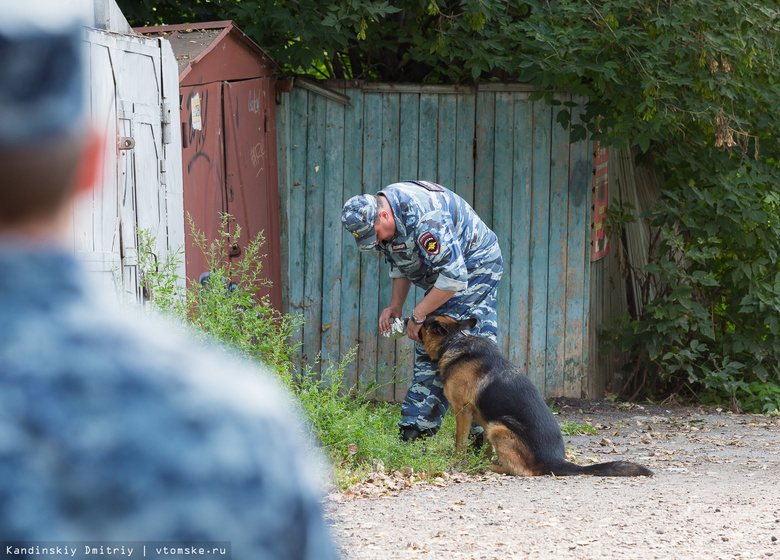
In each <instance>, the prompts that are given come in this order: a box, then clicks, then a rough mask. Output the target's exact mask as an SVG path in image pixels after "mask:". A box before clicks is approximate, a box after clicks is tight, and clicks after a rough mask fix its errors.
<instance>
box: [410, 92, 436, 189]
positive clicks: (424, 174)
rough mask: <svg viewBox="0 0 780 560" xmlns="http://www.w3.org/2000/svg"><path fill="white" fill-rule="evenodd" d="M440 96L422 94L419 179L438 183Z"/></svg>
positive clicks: (418, 163) (418, 161)
mask: <svg viewBox="0 0 780 560" xmlns="http://www.w3.org/2000/svg"><path fill="white" fill-rule="evenodd" d="M438 122H439V96H438V95H436V94H432V93H423V94H420V129H419V130H420V132H419V134H420V135H419V137H418V145H419V146H420V148H419V150H420V151H419V154H420V156H419V159H418V160H417V174H418V176H417V177H413V179H423V180H426V181H434V182H435V181H436V178H437V177H438V175H439V165H438V164H439V159H438V155H439V126H438Z"/></svg>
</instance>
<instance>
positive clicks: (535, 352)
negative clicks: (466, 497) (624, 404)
mask: <svg viewBox="0 0 780 560" xmlns="http://www.w3.org/2000/svg"><path fill="white" fill-rule="evenodd" d="M551 122H552V112H551V110H550V108H549V107H547V106H546V104H545V102H544V101H535V102H534V106H533V181H532V183H531V216H532V222H531V236H530V243H531V247H530V255H531V263H530V264H531V284H530V286H531V287H530V294H531V297H530V307H531V314H530V317H529V321H530V325H529V329H530V330H529V333H528V338H529V348H528V375H529V377H530V378H531V381H533V383H534V385H536V387H537V389H539V391H540V392H541V393H542V394H543V395H546V392H545V373H546V363H547V357H546V353H547V279H548V275H549V269H548V249H549V228H550V214H549V212H550V124H551Z"/></svg>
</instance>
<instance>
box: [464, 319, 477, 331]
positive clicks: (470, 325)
mask: <svg viewBox="0 0 780 560" xmlns="http://www.w3.org/2000/svg"><path fill="white" fill-rule="evenodd" d="M477 323H479V320H477V318H476V317H469V318H468V319H466V320H465V321H461V323H460V324H461V325H463V328H465V329H467V330H473V329H474V327H476V326H477Z"/></svg>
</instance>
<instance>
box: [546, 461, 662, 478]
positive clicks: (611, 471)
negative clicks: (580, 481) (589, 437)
mask: <svg viewBox="0 0 780 560" xmlns="http://www.w3.org/2000/svg"><path fill="white" fill-rule="evenodd" d="M550 471H552V474H554V475H555V476H574V475H578V474H589V475H592V476H652V475H653V471H651V470H650V469H648V468H647V467H643V466H642V465H638V464H637V463H629V462H628V461H612V462H610V463H596V464H595V465H587V466H582V465H575V464H574V463H569V462H568V461H561V463H559V464H558V465H556V466H555V467H552V466H551V467H550Z"/></svg>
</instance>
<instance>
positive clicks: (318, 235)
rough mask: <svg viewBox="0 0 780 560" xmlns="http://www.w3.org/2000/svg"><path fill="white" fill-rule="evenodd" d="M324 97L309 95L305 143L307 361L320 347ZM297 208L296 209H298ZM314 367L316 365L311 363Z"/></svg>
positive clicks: (305, 334)
mask: <svg viewBox="0 0 780 560" xmlns="http://www.w3.org/2000/svg"><path fill="white" fill-rule="evenodd" d="M326 116H327V100H326V99H325V98H324V97H321V96H309V118H308V123H309V129H308V138H307V146H306V176H307V177H306V178H307V181H306V183H305V184H306V207H305V209H304V210H303V212H302V213H303V215H304V216H305V220H306V229H305V234H306V235H305V236H304V246H303V255H304V262H305V265H304V273H303V274H304V289H303V305H304V308H305V312H306V317H307V320H306V323H305V324H304V326H303V347H302V350H303V353H302V358H303V359H304V360H305V361H306V362H307V363H309V364H314V363H315V359H316V358H317V357H318V356H319V354H320V351H321V350H322V297H323V293H322V263H323V249H324V244H323V228H324V223H323V220H324V205H325V197H324V194H325V142H324V136H325V118H326ZM299 211H300V210H299ZM314 369H315V370H318V369H319V367H318V366H317V365H315V367H314Z"/></svg>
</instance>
